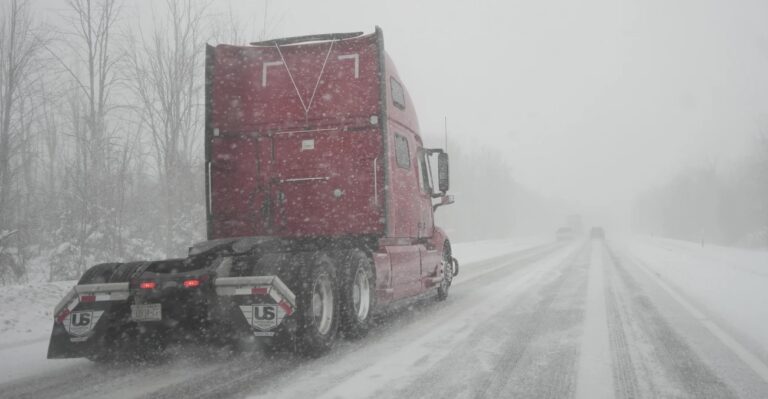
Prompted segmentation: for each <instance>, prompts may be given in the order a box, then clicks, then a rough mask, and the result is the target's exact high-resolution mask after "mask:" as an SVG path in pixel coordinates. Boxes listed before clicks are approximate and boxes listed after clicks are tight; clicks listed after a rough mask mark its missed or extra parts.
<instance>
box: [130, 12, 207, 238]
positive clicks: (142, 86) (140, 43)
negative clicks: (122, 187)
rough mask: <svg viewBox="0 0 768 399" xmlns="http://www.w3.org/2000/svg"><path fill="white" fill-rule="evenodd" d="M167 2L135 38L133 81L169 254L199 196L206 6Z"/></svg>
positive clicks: (131, 82) (132, 62)
mask: <svg viewBox="0 0 768 399" xmlns="http://www.w3.org/2000/svg"><path fill="white" fill-rule="evenodd" d="M164 6H165V8H166V14H167V15H165V16H164V17H163V18H162V20H156V21H155V24H154V26H153V29H152V33H151V34H149V35H147V37H142V36H138V37H137V36H134V37H133V49H132V52H131V57H130V65H131V72H132V73H131V74H130V79H129V82H130V85H131V87H132V89H133V91H134V92H135V93H136V96H137V98H138V100H139V106H138V113H139V115H140V120H141V123H142V125H143V126H144V127H145V128H146V129H147V130H148V132H149V133H150V136H151V143H152V148H153V155H154V159H155V162H156V166H157V171H158V175H159V181H160V186H161V190H162V193H163V203H164V209H163V214H164V218H165V220H164V229H163V230H164V237H163V239H164V244H165V248H166V253H171V252H173V250H174V247H175V246H176V245H178V244H176V245H175V244H174V242H173V237H172V235H173V230H174V228H175V227H176V226H177V224H178V222H179V219H180V218H182V217H183V214H184V212H185V211H189V209H188V208H189V207H188V206H185V205H189V204H190V202H191V201H190V199H194V198H197V197H200V195H201V193H198V192H196V191H197V190H190V189H191V188H193V187H197V186H198V185H197V184H194V182H195V181H196V180H198V179H199V178H201V175H200V173H199V170H197V169H199V162H196V159H197V158H198V157H197V156H196V155H197V153H198V152H199V151H198V150H199V148H200V147H199V146H200V140H199V138H200V136H201V135H200V131H201V129H202V127H201V116H202V112H201V111H202V109H201V106H200V105H201V104H202V98H201V96H202V81H201V75H202V74H201V71H202V70H203V49H204V47H203V45H202V44H203V34H202V32H203V22H204V12H205V9H204V7H202V6H201V5H199V4H198V3H197V2H195V1H193V0H166V1H165V3H164ZM139 32H141V31H140V30H139ZM198 200H199V198H198ZM192 202H199V201H192Z"/></svg>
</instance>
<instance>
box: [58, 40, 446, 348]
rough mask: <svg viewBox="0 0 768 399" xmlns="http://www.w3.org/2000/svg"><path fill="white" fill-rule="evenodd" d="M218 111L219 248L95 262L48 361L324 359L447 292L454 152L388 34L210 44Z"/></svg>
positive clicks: (71, 300) (212, 227) (67, 305)
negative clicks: (226, 347)
mask: <svg viewBox="0 0 768 399" xmlns="http://www.w3.org/2000/svg"><path fill="white" fill-rule="evenodd" d="M406 104H408V106H406ZM205 116H206V118H205V119H206V122H205V179H206V193H205V194H206V216H207V235H208V240H207V241H205V242H202V243H199V244H197V245H195V246H193V247H192V248H190V252H189V255H188V256H187V257H186V258H184V259H169V260H162V261H152V262H133V263H108V264H101V265H96V266H94V267H92V268H91V269H89V270H88V272H86V273H85V274H84V275H83V277H82V278H81V280H80V281H79V282H78V284H77V285H76V286H75V287H74V288H73V289H72V290H71V291H70V293H69V294H68V295H67V296H66V298H64V299H63V300H62V302H61V303H60V304H59V305H58V306H57V308H56V309H55V320H54V327H53V332H52V336H51V343H50V346H49V352H48V357H49V358H61V357H89V358H91V359H94V360H99V359H112V358H115V357H121V356H124V355H125V353H127V352H128V353H132V354H134V355H135V354H137V352H138V354H139V355H146V354H150V355H151V354H153V353H155V352H161V351H162V350H163V348H164V347H165V345H166V344H167V343H169V342H173V341H174V340H177V339H178V338H179V337H181V338H187V337H190V336H195V337H197V338H202V339H204V340H205V341H207V342H220V343H225V344H226V343H231V342H232V341H239V340H243V339H246V340H253V339H258V340H264V342H268V343H270V344H276V345H284V346H288V347H291V348H294V349H298V350H300V351H302V352H304V353H309V354H319V353H322V352H324V351H325V350H327V349H328V348H330V347H331V346H332V344H333V342H334V340H335V339H336V335H337V332H338V333H342V334H344V335H345V336H347V337H359V336H362V335H365V333H366V332H367V331H368V329H369V328H370V326H371V323H372V318H373V314H374V313H375V312H376V311H379V310H381V309H384V307H385V306H388V305H389V304H390V303H393V302H395V301H396V300H398V299H407V298H411V297H415V296H418V295H421V294H424V293H427V292H431V291H433V290H434V291H436V292H437V293H438V297H439V298H440V299H445V297H446V295H447V292H448V287H449V286H450V282H451V278H452V277H453V276H454V275H455V274H456V273H457V271H458V264H457V263H456V262H455V259H453V257H452V256H451V253H450V245H449V244H448V239H447V237H446V236H445V234H444V233H443V232H442V231H441V230H440V229H439V228H437V227H434V226H433V211H434V209H435V208H436V207H438V206H440V205H443V204H447V203H450V202H451V200H450V199H449V198H448V197H446V196H445V192H446V191H447V155H446V154H444V153H443V152H442V151H441V150H430V149H424V148H422V147H423V146H422V144H421V138H420V137H419V134H418V123H417V120H416V116H415V111H414V109H413V106H412V105H411V104H410V98H408V95H407V92H406V91H405V89H404V88H403V86H402V85H401V84H400V83H399V78H398V77H397V76H396V71H395V70H394V66H393V64H392V63H391V60H389V58H388V56H387V55H386V53H385V52H384V49H383V36H382V32H381V30H380V29H378V28H377V29H376V32H375V33H373V34H368V35H363V34H361V33H345V34H329V35H317V36H308V37H298V38H288V39H277V40H271V41H269V42H262V43H253V44H252V45H251V46H230V45H219V46H216V47H211V46H208V47H207V51H206V82H205ZM437 153H439V154H440V165H441V167H440V184H439V191H440V192H441V194H437V193H436V192H435V190H437V187H436V184H433V182H432V176H431V174H429V173H428V170H429V167H428V162H429V156H430V155H431V154H437ZM406 164H407V165H406ZM440 196H442V202H441V203H440V204H435V205H433V204H432V198H436V197H440Z"/></svg>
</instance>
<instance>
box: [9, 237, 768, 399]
mask: <svg viewBox="0 0 768 399" xmlns="http://www.w3.org/2000/svg"><path fill="white" fill-rule="evenodd" d="M453 250H454V255H455V256H457V257H458V258H459V259H461V260H462V271H461V274H460V275H459V276H458V277H457V279H456V280H455V281H454V286H453V287H452V289H451V294H450V296H449V298H448V300H447V301H445V302H434V301H432V300H426V301H422V302H419V303H417V304H414V305H413V306H411V307H410V308H409V309H404V310H403V311H401V312H397V313H395V314H392V315H387V316H385V317H384V318H383V319H382V320H381V324H380V325H379V326H378V327H377V328H376V329H374V330H373V331H372V332H371V334H370V335H369V336H368V337H366V338H364V339H361V340H358V341H344V340H342V341H339V342H338V345H337V347H336V348H334V350H333V351H332V352H331V353H329V354H327V355H325V356H323V357H321V358H319V359H303V358H296V357H293V356H291V355H289V354H278V355H277V356H275V357H267V356H266V355H265V354H263V353H260V352H254V353H248V354H244V355H236V356H234V357H227V356H226V355H224V354H213V355H211V354H210V353H208V354H206V353H205V352H202V354H201V352H199V348H189V349H188V350H186V351H182V354H181V355H179V356H178V357H176V358H174V359H173V360H170V361H169V362H167V363H162V364H155V365H138V366H133V365H128V366H126V365H111V366H106V367H105V366H98V365H95V364H93V363H90V362H88V361H86V360H80V359H78V360H55V361H48V360H45V359H44V356H45V347H46V346H47V341H45V340H44V339H43V340H42V341H28V340H25V338H24V337H39V336H43V337H47V334H48V330H49V329H50V311H51V310H50V308H51V307H52V306H53V305H54V304H55V303H56V301H58V296H57V295H53V294H51V298H48V299H44V298H43V297H42V296H41V298H40V299H36V300H35V301H34V302H32V301H25V302H22V303H23V304H24V303H25V304H26V305H21V306H17V308H16V309H14V308H13V306H11V305H3V307H1V308H0V309H2V311H3V314H4V315H5V314H7V315H11V316H10V318H12V319H13V320H14V321H13V322H11V323H9V325H11V324H13V325H14V327H13V328H12V329H6V330H4V334H5V335H3V341H2V345H3V346H2V347H0V397H105V396H110V397H171V398H173V397H179V398H181V397H184V398H188V397H189V398H204V397H212V396H217V397H222V398H223V397H244V396H248V397H255V398H260V397H288V398H292V397H295V398H304V397H327V398H336V397H339V398H366V397H376V398H379V397H383V398H402V397H432V398H445V397H489V398H495V397H531V398H536V397H577V398H600V397H606V398H610V397H621V398H630V397H631V398H635V397H690V398H699V397H745V398H765V397H768V371H767V370H768V368H767V367H766V364H768V359H766V357H765V351H766V348H768V335H766V326H765V324H766V322H767V321H768V314H767V313H766V307H765V304H766V303H768V281H767V280H768V276H767V275H768V252H764V251H746V250H739V249H732V248H724V247H712V246H705V247H704V248H702V247H701V246H700V245H698V246H697V245H695V244H691V243H685V242H679V241H672V240H662V239H658V238H645V237H641V238H637V239H628V240H617V241H608V242H606V243H603V242H602V241H597V240H592V241H590V240H586V239H584V240H578V241H573V242H571V243H566V244H555V243H553V242H552V240H547V239H531V240H498V241H483V242H474V243H459V244H455V245H454V248H453ZM69 285H71V282H70V283H62V284H54V285H53V286H54V287H56V288H52V287H48V286H44V285H40V286H32V287H26V291H29V292H35V291H38V290H46V292H49V291H53V290H59V293H61V294H63V292H64V290H65V289H66V288H68V287H69ZM12 288H13V290H16V289H17V288H16V287H12ZM10 291H12V290H6V292H5V293H3V294H0V300H3V299H7V296H6V295H11V294H10V293H9V292H10ZM22 292H25V287H18V291H16V296H19V297H20V296H22V295H26V294H23V293H22ZM3 302H8V301H4V300H3ZM45 302H48V303H45ZM46 311H47V312H48V314H47V315H46V314H45V312H46ZM11 312H13V313H11ZM44 316H45V317H44ZM46 318H47V319H46ZM27 326H28V327H27ZM26 330H29V331H26ZM30 339H34V338H30ZM186 352H192V353H191V354H189V353H187V354H186V355H185V354H184V353H186ZM71 365H74V366H76V367H68V366H71ZM79 380H83V381H88V383H86V384H81V385H77V384H71V381H79Z"/></svg>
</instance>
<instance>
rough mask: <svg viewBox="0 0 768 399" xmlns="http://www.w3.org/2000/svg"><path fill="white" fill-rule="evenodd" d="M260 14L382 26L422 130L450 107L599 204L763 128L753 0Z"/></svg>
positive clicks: (763, 65)
mask: <svg viewBox="0 0 768 399" xmlns="http://www.w3.org/2000/svg"><path fill="white" fill-rule="evenodd" d="M151 3H152V2H151V1H149V0H136V1H126V6H127V8H128V10H127V11H129V13H128V14H131V13H133V12H135V13H138V14H143V13H146V12H148V11H147V10H149V9H150V6H149V5H150V4H151ZM42 4H43V5H50V6H51V7H61V4H62V3H61V2H60V1H54V0H43V1H42ZM227 4H231V7H232V9H233V10H234V14H236V15H238V16H239V17H241V18H243V19H244V20H245V21H248V22H253V26H254V29H253V34H254V36H255V35H256V34H257V33H258V32H260V31H261V21H262V18H263V13H264V1H263V0H258V1H257V0H248V1H246V0H231V2H230V3H228V2H227V1H214V2H213V9H218V10H222V11H221V12H226V11H225V10H226V9H227V7H228V6H227ZM131 10H133V11H131ZM136 10H138V11H136ZM267 15H268V19H269V20H270V21H271V23H270V26H269V31H270V33H271V35H272V36H276V37H282V36H294V35H303V34H310V33H326V32H344V31H365V32H372V31H373V29H374V26H375V25H379V26H381V27H382V28H383V29H384V37H385V43H386V48H387V50H388V52H389V53H390V55H391V56H392V58H393V59H394V61H395V63H396V65H397V66H398V69H399V72H400V75H401V78H402V80H403V81H404V83H405V84H406V86H407V87H408V89H409V91H410V92H411V96H412V98H413V101H414V103H415V105H416V108H417V110H418V113H419V117H420V122H421V127H422V130H423V133H424V135H425V136H426V137H427V140H428V142H429V141H432V143H434V144H440V142H439V141H438V139H437V138H438V137H441V136H442V129H443V117H444V116H447V117H448V122H449V130H450V135H451V139H452V140H454V141H456V142H458V143H460V144H461V145H462V146H463V147H466V148H476V147H478V146H486V147H493V148H495V149H498V150H500V151H503V152H504V153H505V154H507V157H508V162H509V165H510V168H512V170H513V172H514V174H515V176H516V177H517V178H518V179H519V180H520V181H521V182H522V183H524V184H526V185H528V186H529V187H531V188H532V189H534V190H537V191H539V192H541V193H544V194H548V195H553V196H559V197H562V198H566V199H570V200H574V201H576V202H580V203H586V204H592V206H595V207H603V206H606V205H607V204H616V203H626V201H628V200H630V199H631V198H632V197H633V196H634V195H635V193H637V192H638V191H639V190H641V189H642V188H644V187H647V186H649V185H652V184H654V183H655V182H660V181H663V180H665V179H668V178H670V177H671V176H672V174H673V173H674V172H676V171H679V170H680V169H682V168H685V167H688V166H692V165H697V164H701V163H703V162H705V161H707V160H712V161H716V162H718V164H719V165H728V164H731V163H733V162H734V161H736V160H738V158H739V157H740V156H743V154H744V151H745V148H746V147H747V146H748V145H749V143H750V140H751V139H752V138H753V137H754V136H755V135H756V134H757V132H758V131H759V130H760V129H761V128H763V129H766V130H768V112H767V110H768V23H766V21H765V18H766V16H768V2H767V1H764V0H737V1H735V0H719V1H716V0H589V1H572V0H557V1H538V0H537V1H532V0H529V1H513V0H503V1H482V2H480V1H473V2H470V1H462V2H459V1H445V0H430V1H406V0H398V1H390V0H388V1H384V0H381V1H360V0H346V1H343V0H323V1H316V0H306V1H297V0H287V1H270V3H269V7H268V14H267Z"/></svg>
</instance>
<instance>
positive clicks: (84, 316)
mask: <svg viewBox="0 0 768 399" xmlns="http://www.w3.org/2000/svg"><path fill="white" fill-rule="evenodd" d="M102 313H104V311H92V310H88V311H80V312H72V314H70V315H69V317H67V318H66V319H64V321H63V322H64V329H65V330H67V332H68V333H69V334H70V335H74V336H76V337H82V336H85V335H88V333H90V332H91V330H93V327H94V326H96V323H98V322H99V318H100V317H101V314H102Z"/></svg>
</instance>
